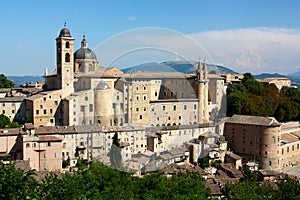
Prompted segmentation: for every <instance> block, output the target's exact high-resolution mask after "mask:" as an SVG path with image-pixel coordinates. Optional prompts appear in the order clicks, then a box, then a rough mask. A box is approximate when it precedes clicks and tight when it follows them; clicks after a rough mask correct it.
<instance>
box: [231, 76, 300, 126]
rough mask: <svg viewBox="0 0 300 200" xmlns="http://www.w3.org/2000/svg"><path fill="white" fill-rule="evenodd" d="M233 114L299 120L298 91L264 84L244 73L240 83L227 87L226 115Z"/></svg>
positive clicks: (299, 100) (299, 104)
mask: <svg viewBox="0 0 300 200" xmlns="http://www.w3.org/2000/svg"><path fill="white" fill-rule="evenodd" d="M234 114H242V115H255V116H270V117H271V116H272V117H275V118H276V119H277V120H278V121H281V122H284V121H290V120H300V91H299V90H298V89H296V88H288V89H284V90H278V88H277V87H276V86H275V85H274V84H270V85H266V86H265V85H263V84H262V83H260V82H258V81H256V80H255V79H254V77H253V76H252V75H251V74H250V73H246V74H244V79H243V81H242V84H237V83H234V84H232V85H230V86H229V87H228V88H227V116H232V115H234Z"/></svg>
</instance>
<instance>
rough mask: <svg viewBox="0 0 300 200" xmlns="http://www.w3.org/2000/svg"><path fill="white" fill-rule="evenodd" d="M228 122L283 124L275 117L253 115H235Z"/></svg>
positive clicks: (267, 124) (263, 124) (264, 124)
mask: <svg viewBox="0 0 300 200" xmlns="http://www.w3.org/2000/svg"><path fill="white" fill-rule="evenodd" d="M226 123H233V124H248V125H262V126H280V125H281V124H280V123H279V122H278V121H277V120H276V119H275V118H273V117H261V116H251V115H233V116H232V117H230V118H229V119H228V120H227V121H226Z"/></svg>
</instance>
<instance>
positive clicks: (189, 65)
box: [7, 61, 300, 89]
mask: <svg viewBox="0 0 300 200" xmlns="http://www.w3.org/2000/svg"><path fill="white" fill-rule="evenodd" d="M197 66H198V62H195V61H191V62H188V61H167V62H161V63H158V62H149V63H144V64H140V65H136V66H132V67H128V68H124V69H121V70H122V71H123V72H124V73H130V72H133V71H141V72H182V73H186V74H194V73H195V72H196V69H197ZM206 66H207V70H208V72H212V71H215V72H216V73H217V74H218V73H231V74H238V72H235V71H233V70H231V69H229V68H227V67H224V66H221V65H215V64H206ZM254 77H255V78H256V79H264V78H280V77H282V78H290V79H291V80H292V85H295V86H297V87H298V88H299V89H300V71H298V72H295V73H290V74H288V75H281V74H278V73H273V74H272V73H262V74H257V75H254ZM7 78H8V79H9V80H11V81H13V82H14V84H15V86H19V85H22V84H26V83H30V82H38V81H41V80H44V78H43V77H42V76H8V77H7Z"/></svg>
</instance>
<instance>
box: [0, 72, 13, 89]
mask: <svg viewBox="0 0 300 200" xmlns="http://www.w3.org/2000/svg"><path fill="white" fill-rule="evenodd" d="M12 87H14V83H13V82H12V81H10V80H8V79H7V77H6V76H5V75H4V74H0V88H12Z"/></svg>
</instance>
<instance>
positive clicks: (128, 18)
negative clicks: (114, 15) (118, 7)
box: [126, 16, 136, 21]
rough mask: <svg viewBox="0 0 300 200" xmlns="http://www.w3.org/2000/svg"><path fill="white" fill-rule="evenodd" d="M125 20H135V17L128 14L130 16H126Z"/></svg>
mask: <svg viewBox="0 0 300 200" xmlns="http://www.w3.org/2000/svg"><path fill="white" fill-rule="evenodd" d="M126 20H128V21H135V20H136V17H135V16H130V17H127V18H126Z"/></svg>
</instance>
